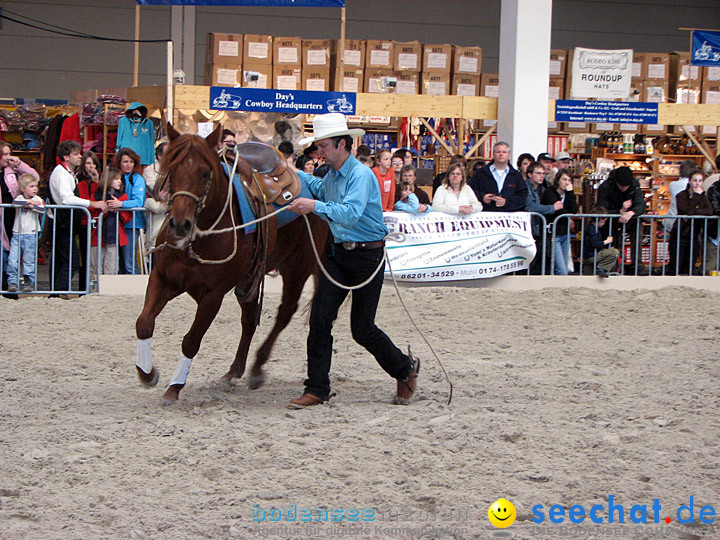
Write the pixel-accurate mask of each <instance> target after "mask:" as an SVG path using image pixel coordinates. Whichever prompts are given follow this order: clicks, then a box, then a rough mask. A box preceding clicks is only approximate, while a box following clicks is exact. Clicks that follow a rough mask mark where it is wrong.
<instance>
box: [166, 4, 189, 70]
mask: <svg viewBox="0 0 720 540" xmlns="http://www.w3.org/2000/svg"><path fill="white" fill-rule="evenodd" d="M170 39H172V41H173V45H174V49H175V59H174V61H173V69H182V70H183V71H184V72H185V84H194V83H195V6H171V7H170Z"/></svg>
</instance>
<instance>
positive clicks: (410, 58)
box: [398, 53, 418, 69]
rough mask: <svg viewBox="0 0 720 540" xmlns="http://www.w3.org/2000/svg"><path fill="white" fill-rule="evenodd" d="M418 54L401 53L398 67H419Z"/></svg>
mask: <svg viewBox="0 0 720 540" xmlns="http://www.w3.org/2000/svg"><path fill="white" fill-rule="evenodd" d="M417 65H418V55H417V54H408V53H400V54H398V68H399V69H417Z"/></svg>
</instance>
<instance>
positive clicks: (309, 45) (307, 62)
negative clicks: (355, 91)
mask: <svg viewBox="0 0 720 540" xmlns="http://www.w3.org/2000/svg"><path fill="white" fill-rule="evenodd" d="M331 50H332V41H331V40H329V39H303V40H302V53H303V55H302V89H303V90H314V91H319V92H329V91H330V52H331Z"/></svg>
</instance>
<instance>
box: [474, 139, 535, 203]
mask: <svg viewBox="0 0 720 540" xmlns="http://www.w3.org/2000/svg"><path fill="white" fill-rule="evenodd" d="M468 185H469V186H470V187H471V188H472V190H473V191H474V192H475V195H477V198H478V200H479V201H480V202H482V205H483V210H484V211H486V212H521V211H523V210H525V200H526V199H527V185H526V184H525V180H523V177H522V175H521V174H520V172H518V170H517V169H513V168H512V166H511V165H510V145H508V143H505V142H499V143H496V144H495V146H494V147H493V161H492V163H490V164H489V165H485V166H484V167H482V168H480V169H478V170H477V171H475V174H474V175H473V176H472V178H471V179H470V181H469V182H468Z"/></svg>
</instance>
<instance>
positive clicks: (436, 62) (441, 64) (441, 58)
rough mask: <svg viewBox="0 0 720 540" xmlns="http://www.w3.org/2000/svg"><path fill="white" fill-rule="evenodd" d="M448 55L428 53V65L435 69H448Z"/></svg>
mask: <svg viewBox="0 0 720 540" xmlns="http://www.w3.org/2000/svg"><path fill="white" fill-rule="evenodd" d="M447 59H448V55H447V54H445V53H428V57H427V67H429V68H434V69H447Z"/></svg>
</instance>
